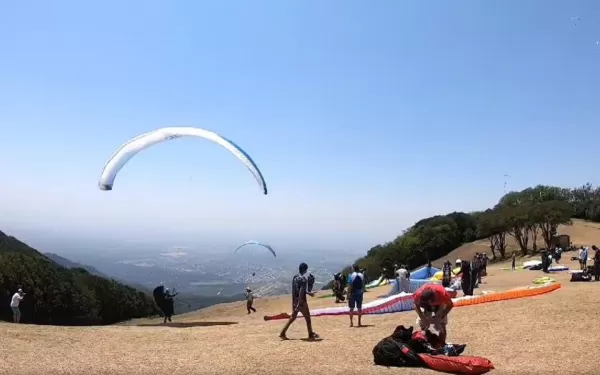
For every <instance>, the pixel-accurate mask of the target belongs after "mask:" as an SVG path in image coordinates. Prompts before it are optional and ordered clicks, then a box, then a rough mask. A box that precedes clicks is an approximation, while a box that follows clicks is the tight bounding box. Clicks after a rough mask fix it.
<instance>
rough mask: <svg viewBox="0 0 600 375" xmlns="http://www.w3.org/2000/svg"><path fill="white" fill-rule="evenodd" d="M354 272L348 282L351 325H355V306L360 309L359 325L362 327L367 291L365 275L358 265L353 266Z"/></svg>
mask: <svg viewBox="0 0 600 375" xmlns="http://www.w3.org/2000/svg"><path fill="white" fill-rule="evenodd" d="M352 269H353V270H354V272H353V273H352V274H351V275H350V282H349V283H348V307H349V308H350V314H349V315H350V327H353V326H354V320H353V319H354V308H355V307H356V309H357V311H358V326H359V327H362V302H363V294H364V291H365V276H364V274H363V273H362V272H360V268H358V265H356V264H355V265H354V266H353V267H352Z"/></svg>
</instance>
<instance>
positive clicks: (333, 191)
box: [0, 0, 600, 250]
mask: <svg viewBox="0 0 600 375" xmlns="http://www.w3.org/2000/svg"><path fill="white" fill-rule="evenodd" d="M571 17H580V20H579V21H574V20H571ZM599 40H600V3H598V2H597V1H593V0H590V1H570V2H558V1H541V0H540V1H527V2H522V1H503V2H482V1H461V2H455V1H454V2H451V1H442V0H440V1H428V2H422V1H391V0H390V1H378V2H370V3H366V2H364V1H327V2H324V1H275V0H273V1H251V2H248V1H229V2H227V1H219V2H216V1H215V2H201V1H176V2H165V1H133V0H132V1H127V2H124V1H111V0H107V1H102V2H84V1H74V0H73V1H59V0H57V1H52V2H44V1H33V2H32V1H28V2H19V1H10V2H4V3H3V4H2V6H1V9H0V51H2V54H1V56H2V58H1V59H0V87H1V88H2V89H1V90H0V130H1V133H0V134H1V137H0V160H1V161H2V176H3V180H4V181H3V183H2V184H0V196H1V197H2V198H1V200H2V206H1V207H0V225H1V228H3V229H5V230H6V231H11V233H15V234H17V235H19V234H22V235H25V234H27V236H29V237H30V238H31V237H34V236H35V233H49V232H52V233H54V234H58V233H61V234H64V235H65V236H66V235H72V236H74V237H75V236H77V237H79V238H87V237H89V238H98V237H102V238H110V239H124V240H129V241H131V240H133V241H135V240H139V239H144V240H147V239H156V240H157V241H158V240H167V241H172V242H173V243H178V244H181V241H182V240H185V241H208V242H211V243H215V244H218V243H226V244H227V246H229V245H230V243H237V242H240V241H245V240H247V239H257V240H262V241H265V242H270V243H272V244H273V245H274V246H278V245H279V246H280V247H284V248H285V247H286V246H287V247H291V246H301V245H302V244H305V245H306V246H322V247H323V248H327V249H338V250H340V249H350V250H357V249H358V250H366V249H368V248H369V247H370V246H371V245H374V244H376V243H378V242H383V241H386V240H391V239H392V238H393V237H395V236H396V235H397V234H398V233H400V232H401V230H402V229H403V228H405V227H407V226H409V225H411V224H412V223H414V222H415V221H416V220H418V219H420V218H422V217H424V216H429V215H432V214H436V213H446V212H449V211H452V210H465V211H470V210H476V209H481V208H484V207H486V206H489V205H492V204H493V203H495V202H496V201H497V199H498V198H499V197H500V196H501V195H502V193H503V181H504V178H503V176H502V175H503V174H509V175H510V176H511V177H510V179H508V187H509V188H512V189H521V188H524V187H526V186H529V185H534V184H538V183H541V184H556V185H561V186H573V185H578V184H582V183H585V182H587V181H590V182H592V183H598V182H600V181H599V180H600V179H599V178H598V177H597V168H596V163H597V160H596V157H595V153H596V150H595V149H596V147H597V146H596V142H597V139H598V136H599V135H600V126H599V125H598V124H599V120H600V89H599V87H600V74H599V69H598V67H600V46H598V45H597V44H596V41H599ZM164 126H195V127H201V128H205V129H208V130H212V131H216V132H218V133H220V134H222V135H224V136H226V137H228V138H230V139H232V140H234V141H235V142H236V143H238V144H239V145H240V146H242V147H243V148H244V149H245V150H246V151H247V152H248V153H249V154H250V155H252V157H253V158H254V160H255V161H256V162H257V163H258V165H259V167H260V168H261V170H262V172H263V174H264V176H265V178H266V180H267V183H268V185H269V188H270V193H269V195H268V196H263V195H261V192H260V189H259V188H258V186H257V185H256V182H255V181H254V180H253V178H252V176H251V175H250V173H248V171H247V170H245V168H244V167H243V165H242V164H241V163H239V162H238V161H237V160H236V159H235V158H234V157H233V156H232V155H230V154H228V153H227V151H225V150H223V149H221V148H219V147H218V146H216V145H214V144H210V143H209V142H206V141H202V140H197V139H183V140H181V139H180V140H176V141H173V142H167V143H164V144H160V145H157V146H155V147H153V148H151V149H147V150H145V151H144V152H143V153H141V154H139V155H137V156H136V157H134V158H133V159H132V160H131V162H130V163H129V164H128V165H127V166H126V167H125V168H124V169H123V170H122V171H121V173H120V174H119V175H118V176H117V179H116V181H115V187H114V190H113V191H111V192H102V191H100V190H99V189H98V188H97V181H98V178H99V176H100V173H101V171H102V167H103V166H104V163H105V162H106V160H107V158H108V157H109V156H110V155H111V154H112V152H113V151H114V150H115V149H116V148H117V147H118V146H119V145H120V144H121V143H123V142H125V141H126V140H128V139H129V138H131V137H134V136H136V135H138V134H140V133H143V132H146V131H149V130H153V129H156V128H160V127H164ZM555 149H556V151H554V150H555ZM298 244H300V245H298ZM309 244H310V245H309Z"/></svg>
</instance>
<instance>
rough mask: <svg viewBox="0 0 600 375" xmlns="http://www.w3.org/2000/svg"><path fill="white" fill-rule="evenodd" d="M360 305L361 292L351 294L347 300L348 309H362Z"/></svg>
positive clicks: (361, 299)
mask: <svg viewBox="0 0 600 375" xmlns="http://www.w3.org/2000/svg"><path fill="white" fill-rule="evenodd" d="M362 303H363V292H362V291H361V292H360V293H352V294H351V295H350V298H348V307H349V308H351V309H353V308H355V307H356V308H357V309H362Z"/></svg>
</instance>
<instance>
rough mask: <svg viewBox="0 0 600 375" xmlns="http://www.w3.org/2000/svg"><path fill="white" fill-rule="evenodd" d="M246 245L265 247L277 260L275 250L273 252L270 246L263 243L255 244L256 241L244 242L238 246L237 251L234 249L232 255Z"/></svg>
mask: <svg viewBox="0 0 600 375" xmlns="http://www.w3.org/2000/svg"><path fill="white" fill-rule="evenodd" d="M247 245H258V246H262V247H266V248H267V249H269V251H270V252H271V253H272V254H273V256H274V257H275V258H277V254H275V250H273V248H272V247H271V246H269V245H266V244H264V243H260V242H257V241H248V242H244V243H243V244H241V245H240V246H238V248H237V249H235V251H234V253H237V252H238V250H239V249H241V248H242V247H244V246H247Z"/></svg>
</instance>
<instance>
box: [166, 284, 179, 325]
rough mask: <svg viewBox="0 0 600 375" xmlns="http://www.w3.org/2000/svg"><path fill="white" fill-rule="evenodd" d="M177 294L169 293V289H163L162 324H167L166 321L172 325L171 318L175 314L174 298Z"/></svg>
mask: <svg viewBox="0 0 600 375" xmlns="http://www.w3.org/2000/svg"><path fill="white" fill-rule="evenodd" d="M178 294H179V292H174V293H171V291H170V290H169V288H165V311H164V313H165V320H164V321H163V323H167V320H169V323H172V321H171V317H172V316H173V314H174V313H175V299H174V298H175V296H176V295H178Z"/></svg>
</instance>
